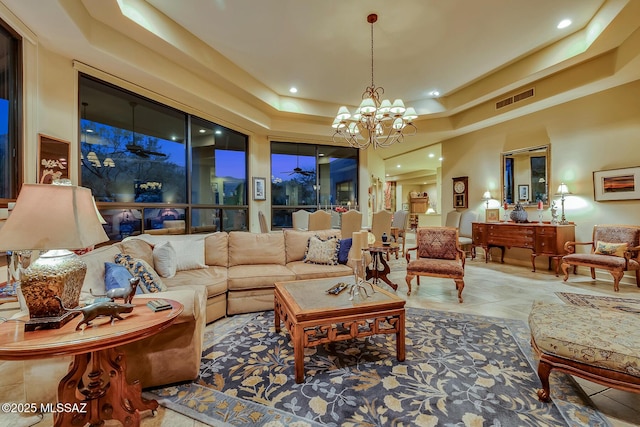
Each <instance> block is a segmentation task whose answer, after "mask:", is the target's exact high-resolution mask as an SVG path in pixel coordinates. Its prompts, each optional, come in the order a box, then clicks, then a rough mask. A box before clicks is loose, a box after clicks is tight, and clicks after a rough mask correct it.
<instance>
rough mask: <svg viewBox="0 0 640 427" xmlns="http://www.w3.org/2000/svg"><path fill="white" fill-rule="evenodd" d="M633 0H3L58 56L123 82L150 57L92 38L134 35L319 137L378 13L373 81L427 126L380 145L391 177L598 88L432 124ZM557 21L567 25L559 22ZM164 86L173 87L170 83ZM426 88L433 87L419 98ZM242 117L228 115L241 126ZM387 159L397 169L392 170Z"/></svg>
mask: <svg viewBox="0 0 640 427" xmlns="http://www.w3.org/2000/svg"><path fill="white" fill-rule="evenodd" d="M634 1H636V0H535V1H534V0H482V1H479V0H395V1H389V0H306V1H301V0H179V1H178V0H46V1H42V0H0V2H1V3H2V4H4V5H6V6H7V7H9V9H10V10H11V11H12V12H13V13H14V14H15V15H16V16H17V17H18V18H19V20H20V21H21V22H23V23H24V25H26V26H27V27H28V28H29V29H30V30H31V31H33V32H34V33H35V35H36V37H37V38H38V41H39V42H41V43H42V44H43V45H44V46H46V47H47V48H49V49H51V50H54V51H57V52H60V53H62V54H63V55H65V56H67V57H70V58H73V59H77V60H79V61H82V62H84V63H86V64H89V65H91V66H93V67H96V68H97V69H100V70H104V71H106V72H109V73H112V74H114V75H116V76H119V77H121V78H122V77H123V76H120V75H119V74H126V78H128V79H131V78H134V79H135V76H136V73H140V75H143V73H147V74H148V73H149V69H152V70H153V68H151V67H152V65H151V64H149V69H137V68H136V67H138V68H139V64H135V63H133V62H128V61H127V59H126V55H122V56H118V55H113V54H112V53H111V52H109V51H108V49H105V46H106V44H105V41H104V40H102V39H101V37H103V38H104V37H109V33H108V32H103V31H102V29H103V27H104V28H109V31H112V32H113V31H115V32H116V33H112V34H113V35H116V36H117V37H115V38H114V39H117V43H122V46H124V49H128V48H129V46H131V49H132V50H134V49H137V45H136V44H139V45H143V46H144V47H145V48H147V49H151V50H152V51H154V52H155V53H157V54H159V55H162V56H163V57H165V58H168V59H169V60H172V61H174V62H178V63H179V64H180V65H181V66H182V67H184V68H186V69H188V70H190V71H191V72H192V73H194V75H195V76H197V77H198V78H206V79H207V80H209V81H211V82H212V84H214V85H217V87H221V88H223V89H224V90H225V91H226V92H228V93H229V94H232V95H233V96H235V97H236V98H237V99H239V100H240V101H241V102H245V103H247V104H248V105H250V106H251V108H255V110H256V111H259V114H264V116H265V117H269V118H270V119H271V121H269V120H264V121H263V122H260V121H259V120H254V121H253V123H254V124H257V125H259V126H262V127H263V128H264V127H265V126H267V127H269V126H271V125H274V127H275V126H276V125H277V123H276V122H277V121H278V120H293V121H296V120H297V121H299V123H300V124H299V126H298V128H300V129H303V130H300V131H296V132H297V133H298V134H305V133H306V134H308V135H317V136H319V135H323V137H325V138H326V137H329V136H330V135H331V134H332V129H331V122H332V117H333V115H335V113H336V112H337V109H338V107H339V106H340V105H343V104H346V105H348V106H351V107H354V106H356V105H357V104H359V100H360V99H361V95H362V92H363V90H364V89H365V87H366V86H368V85H369V84H370V83H371V40H370V37H371V26H370V24H368V23H367V22H366V17H367V15H368V14H369V13H377V14H378V15H379V18H378V22H377V23H376V24H374V67H375V74H374V77H375V84H376V85H377V86H382V87H384V89H385V96H388V97H389V98H392V99H394V98H402V99H404V100H405V104H407V106H413V107H415V109H416V110H417V112H418V114H419V115H420V117H419V119H418V121H417V123H416V124H417V126H418V128H419V132H423V131H425V129H426V132H430V134H429V135H428V136H429V137H428V138H422V139H420V140H419V141H420V142H418V143H415V142H411V141H410V140H409V139H408V138H407V139H406V140H405V142H404V143H403V144H396V145H395V146H393V147H390V148H388V149H383V150H379V152H380V155H381V157H382V158H383V159H384V161H385V167H386V169H387V172H389V174H390V175H391V176H390V177H391V178H393V179H400V178H402V176H405V177H409V176H413V175H415V174H416V171H421V172H424V171H434V170H435V169H436V168H437V167H438V165H439V161H438V160H437V159H438V157H439V156H440V152H439V150H440V146H439V144H437V142H439V141H442V140H444V139H446V138H449V137H452V136H455V135H456V132H466V131H469V130H473V129H478V128H480V127H482V126H489V125H491V124H495V123H498V122H499V120H502V121H504V120H507V119H508V118H510V117H516V116H517V114H525V111H526V113H530V112H532V111H534V110H533V109H536V108H537V109H540V108H548V107H550V106H551V105H554V104H557V103H560V102H567V101H569V100H571V99H574V98H577V97H579V96H585V95H586V94H588V93H593V92H595V91H597V90H603V89H605V88H606V87H605V86H603V85H602V84H601V85H599V86H596V85H595V84H593V82H587V83H585V84H583V85H582V86H581V87H579V88H573V90H567V91H565V92H564V93H563V94H562V96H555V97H552V98H549V99H545V100H544V101H542V102H536V105H535V106H534V105H525V106H523V107H520V108H519V111H515V110H513V111H509V112H506V113H502V114H501V117H499V118H491V119H483V120H481V121H479V122H475V123H473V124H465V125H464V126H462V125H461V126H460V127H457V128H456V123H455V122H456V120H457V119H452V120H451V121H450V122H448V123H446V124H444V125H443V122H438V120H439V119H442V118H451V117H453V115H455V114H458V113H460V112H461V111H465V110H466V109H469V108H472V107H473V106H475V105H478V104H480V103H481V102H486V101H488V100H492V99H495V98H496V97H499V96H502V95H504V94H505V93H508V92H509V91H513V90H514V89H517V88H519V87H522V86H523V85H527V84H530V83H531V82H533V81H535V80H536V79H541V78H543V77H546V76H549V75H551V74H552V73H557V72H559V71H562V70H563V69H568V68H569V67H571V66H573V65H575V64H576V63H577V62H586V61H587V60H589V59H592V58H595V57H596V56H597V55H600V54H602V53H604V52H607V50H610V49H613V48H615V47H617V46H618V45H619V44H620V43H622V42H623V41H624V40H625V39H626V38H628V37H629V35H630V34H631V33H632V32H633V31H635V30H636V29H637V28H638V26H640V23H638V20H637V18H634V16H636V17H637V14H635V15H634V12H635V11H636V10H637V9H638V7H636V5H635V4H634ZM625 9H626V10H625ZM127 11H128V12H127ZM624 12H626V15H625V16H624V17H623V18H621V19H619V21H620V22H618V23H617V25H616V27H617V28H618V31H617V32H612V31H610V33H609V34H608V37H603V39H604V40H603V41H602V43H600V44H599V45H597V47H596V48H593V47H592V45H591V44H590V43H592V44H595V42H594V40H597V39H598V37H599V36H600V35H601V34H602V33H603V32H604V31H605V30H606V29H607V26H609V27H613V26H614V25H612V24H611V23H612V22H614V20H615V19H616V15H617V14H624ZM629 15H631V18H629ZM594 17H595V18H594ZM565 18H569V19H571V20H572V21H573V24H572V25H571V26H570V27H568V28H566V29H563V30H558V29H557V28H556V26H557V24H558V22H559V21H560V20H561V19H565ZM630 21H631V23H630ZM578 34H580V37H578ZM121 37H123V38H122V40H120V38H121ZM189 37H190V38H189ZM576 40H579V42H575V41H576ZM565 42H566V43H565ZM563 43H565V44H563ZM134 45H135V46H134ZM582 45H584V46H585V47H584V48H582ZM109 47H110V46H109ZM590 47H592V48H591V49H589V48H590ZM555 48H557V49H555ZM572 50H575V52H573V51H572ZM541 52H545V55H541V56H540V58H536V60H535V61H536V62H534V61H533V60H532V61H531V62H528V63H527V62H526V60H527V59H530V58H533V57H535V55H537V54H539V53H541ZM154 65H155V64H154ZM627 74H628V73H627ZM633 74H634V75H633V76H632V77H629V76H628V75H627V76H626V77H627V79H629V78H635V79H637V78H640V76H638V74H640V72H638V71H637V70H635V71H634V73H633ZM601 80H602V81H603V82H604V81H605V80H606V81H607V84H608V85H609V86H613V85H614V84H615V83H613V82H612V79H608V80H607V79H604V78H603V79H601ZM134 81H135V80H134ZM174 84H175V85H176V86H177V87H179V85H180V82H175V83H174ZM480 84H481V85H482V88H481V89H479V87H480ZM618 84H619V82H618ZM291 86H295V87H297V88H298V92H297V93H296V94H291V93H289V88H290V87H291ZM169 90H174V89H172V88H169V87H167V91H169ZM433 90H438V91H439V92H440V96H439V97H436V98H434V97H433V96H431V95H429V92H431V91H433ZM167 96H170V95H168V94H167ZM244 118H245V117H244V116H243V117H241V119H239V120H237V121H230V123H232V124H236V125H238V123H241V122H242V120H243V119H244ZM274 123H276V124H274ZM238 126H240V125H238ZM294 127H295V126H294ZM463 128H464V129H463ZM325 129H326V132H325ZM461 129H463V130H461ZM267 133H268V134H269V135H272V134H277V129H276V130H273V129H271V128H267ZM292 133H293V132H292ZM458 134H460V133H458ZM424 141H426V142H424ZM425 145H427V146H428V147H426V148H423V147H424V146H425ZM431 151H434V152H436V155H435V156H434V157H433V158H429V157H428V156H427V154H428V153H429V152H431ZM444 161H446V159H444ZM397 164H401V165H402V168H401V170H400V172H399V173H398V174H396V172H398V170H397V168H396V166H397ZM427 173H429V172H427ZM416 179H417V180H418V179H420V178H419V177H417V178H416Z"/></svg>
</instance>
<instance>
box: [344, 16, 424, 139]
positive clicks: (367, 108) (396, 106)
mask: <svg viewBox="0 0 640 427" xmlns="http://www.w3.org/2000/svg"><path fill="white" fill-rule="evenodd" d="M377 21H378V15H376V14H375V13H372V14H370V15H369V16H367V22H368V23H369V24H371V86H367V87H366V88H365V90H364V92H363V94H362V101H361V102H360V105H359V106H358V108H357V109H356V110H355V111H354V113H353V114H351V112H350V111H349V109H348V108H347V107H346V106H341V107H340V108H339V109H338V114H337V115H336V117H335V119H334V121H333V124H332V127H333V128H334V129H335V132H334V134H333V141H334V142H336V143H338V142H340V141H342V140H344V141H346V142H347V143H348V144H349V145H351V146H352V147H354V148H359V149H365V148H368V147H369V146H373V148H374V149H376V148H378V147H388V146H390V145H392V144H394V143H396V142H402V141H403V140H404V137H405V136H413V135H415V134H416V132H417V128H416V127H415V125H414V124H413V121H414V120H415V119H417V118H418V115H417V114H416V110H415V109H414V108H413V107H405V105H404V102H403V101H402V99H399V98H398V99H396V100H394V101H393V103H391V101H389V100H388V99H383V100H381V97H382V95H383V94H384V88H383V87H381V86H379V87H376V85H375V83H374V75H373V24H374V23H375V22H377Z"/></svg>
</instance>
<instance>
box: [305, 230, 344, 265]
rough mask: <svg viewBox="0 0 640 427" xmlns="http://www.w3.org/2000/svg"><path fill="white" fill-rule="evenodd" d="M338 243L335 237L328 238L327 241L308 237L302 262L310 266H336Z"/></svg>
mask: <svg viewBox="0 0 640 427" xmlns="http://www.w3.org/2000/svg"><path fill="white" fill-rule="evenodd" d="M339 242H340V239H338V238H337V237H329V238H328V239H327V240H322V239H321V238H319V237H318V236H312V237H310V238H309V243H307V251H306V252H305V254H304V259H303V261H304V262H306V263H312V264H327V265H336V264H338V249H339Z"/></svg>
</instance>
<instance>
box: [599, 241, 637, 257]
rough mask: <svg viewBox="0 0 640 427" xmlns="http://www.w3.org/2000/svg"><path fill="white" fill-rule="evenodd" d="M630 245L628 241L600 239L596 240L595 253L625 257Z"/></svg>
mask: <svg viewBox="0 0 640 427" xmlns="http://www.w3.org/2000/svg"><path fill="white" fill-rule="evenodd" d="M628 247H629V245H627V244H626V243H609V242H602V241H600V240H598V241H597V242H596V250H595V251H594V253H596V254H602V255H613V256H619V257H624V253H625V252H626V251H627V249H628Z"/></svg>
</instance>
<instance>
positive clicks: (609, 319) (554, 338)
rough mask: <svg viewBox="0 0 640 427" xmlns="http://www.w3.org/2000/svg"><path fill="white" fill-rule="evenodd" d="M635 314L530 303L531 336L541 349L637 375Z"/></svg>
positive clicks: (639, 347) (639, 336) (639, 354)
mask: <svg viewBox="0 0 640 427" xmlns="http://www.w3.org/2000/svg"><path fill="white" fill-rule="evenodd" d="M637 324H638V314H637V313H628V312H624V311H621V310H610V309H597V308H591V307H581V306H575V305H567V304H550V303H544V302H540V301H536V302H534V303H533V306H532V309H531V313H530V314H529V327H530V329H531V336H532V337H533V339H534V341H535V343H536V345H537V346H538V348H539V349H540V350H542V351H543V352H544V353H547V354H552V355H557V356H560V357H564V358H567V359H571V360H576V361H579V362H583V363H588V364H591V365H593V366H598V367H601V368H604V369H611V370H613V371H619V372H624V373H626V374H629V375H634V376H637V377H640V333H639V332H638V326H637Z"/></svg>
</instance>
